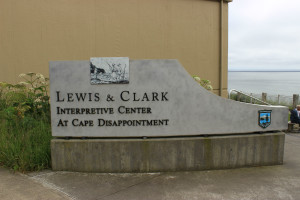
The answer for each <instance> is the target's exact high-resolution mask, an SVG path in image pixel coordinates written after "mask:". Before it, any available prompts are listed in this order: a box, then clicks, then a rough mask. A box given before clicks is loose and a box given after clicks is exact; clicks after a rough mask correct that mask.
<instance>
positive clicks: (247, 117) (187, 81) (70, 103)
mask: <svg viewBox="0 0 300 200" xmlns="http://www.w3.org/2000/svg"><path fill="white" fill-rule="evenodd" d="M50 89H51V117H52V134H53V136H57V137H144V136H146V137H154V136H156V137H157V136H185V135H213V134H218V135H219V134H240V133H252V132H261V131H276V130H283V129H286V128H287V122H286V119H287V115H288V109H287V108H286V107H283V106H262V105H253V104H245V103H240V102H235V101H232V100H228V99H225V98H221V97H219V96H216V95H214V94H213V93H211V92H209V91H207V90H205V89H204V88H202V87H201V86H200V85H199V84H198V83H197V82H195V81H194V80H193V78H192V77H191V75H189V74H188V73H187V72H186V71H185V69H184V68H183V67H182V66H181V65H180V63H179V62H178V61H177V60H131V61H129V59H128V58H91V60H90V61H54V62H50Z"/></svg>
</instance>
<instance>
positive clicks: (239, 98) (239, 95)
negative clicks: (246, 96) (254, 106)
mask: <svg viewBox="0 0 300 200" xmlns="http://www.w3.org/2000/svg"><path fill="white" fill-rule="evenodd" d="M236 100H237V101H240V100H241V93H240V92H238V93H237V95H236Z"/></svg>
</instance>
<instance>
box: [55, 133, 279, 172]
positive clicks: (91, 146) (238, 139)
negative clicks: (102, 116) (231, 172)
mask: <svg viewBox="0 0 300 200" xmlns="http://www.w3.org/2000/svg"><path fill="white" fill-rule="evenodd" d="M284 140H285V135H284V133H282V132H278V133H263V134H249V135H230V136H210V137H188V138H187V137H184V138H160V139H85V140H80V139H71V140H65V139H53V140H52V141H51V153H52V169H53V170H59V171H60V170H63V171H77V172H163V171H193V170H209V169H226V168H238V167H245V166H264V165H277V164H282V163H283V152H284Z"/></svg>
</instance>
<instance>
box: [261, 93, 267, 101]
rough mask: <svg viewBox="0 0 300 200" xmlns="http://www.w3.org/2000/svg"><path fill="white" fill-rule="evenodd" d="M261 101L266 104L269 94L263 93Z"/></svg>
mask: <svg viewBox="0 0 300 200" xmlns="http://www.w3.org/2000/svg"><path fill="white" fill-rule="evenodd" d="M261 100H262V101H264V102H266V101H267V93H265V92H263V93H262V94H261Z"/></svg>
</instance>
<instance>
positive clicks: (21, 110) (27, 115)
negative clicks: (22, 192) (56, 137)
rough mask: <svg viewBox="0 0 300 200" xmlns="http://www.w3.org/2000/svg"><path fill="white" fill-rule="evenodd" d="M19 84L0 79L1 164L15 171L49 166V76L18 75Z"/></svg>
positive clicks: (34, 74)
mask: <svg viewBox="0 0 300 200" xmlns="http://www.w3.org/2000/svg"><path fill="white" fill-rule="evenodd" d="M20 78H22V79H23V80H24V81H23V82H19V83H18V84H9V83H4V82H0V164H1V165H5V166H7V167H10V168H12V169H14V170H18V171H32V170H41V169H44V168H49V167H50V162H51V158H50V140H51V125H50V103H49V95H48V93H47V90H48V79H47V78H44V76H43V75H41V74H36V73H27V74H21V75H20Z"/></svg>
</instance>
